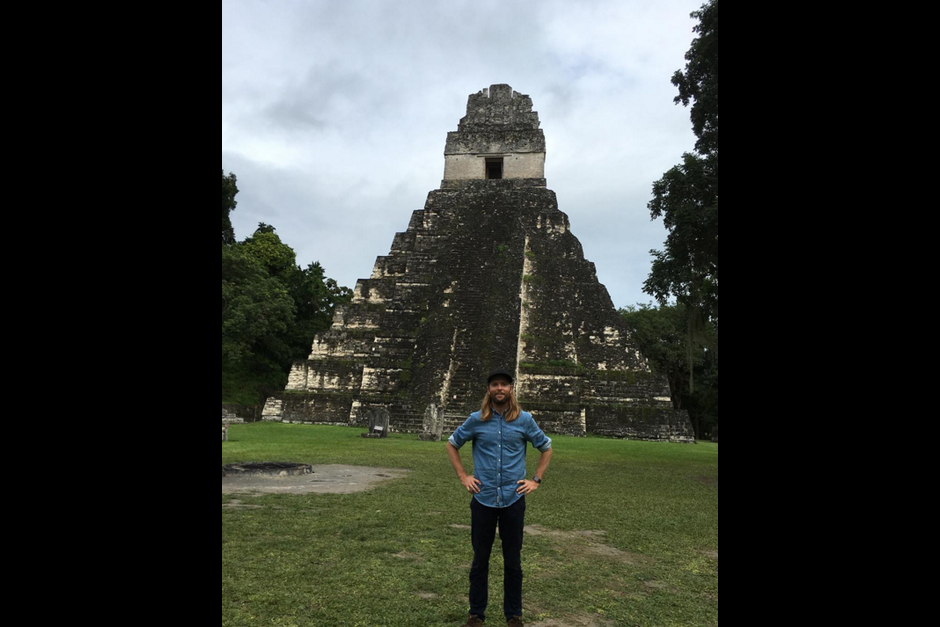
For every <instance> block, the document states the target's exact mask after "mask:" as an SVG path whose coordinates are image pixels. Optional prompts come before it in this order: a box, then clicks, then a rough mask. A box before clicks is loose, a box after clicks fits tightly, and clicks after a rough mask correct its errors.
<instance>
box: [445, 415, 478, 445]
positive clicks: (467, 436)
mask: <svg viewBox="0 0 940 627" xmlns="http://www.w3.org/2000/svg"><path fill="white" fill-rule="evenodd" d="M472 439H473V416H470V417H469V418H467V419H466V420H465V421H464V423H463V424H462V425H460V426H459V427H457V429H456V431H454V433H453V434H452V435H451V436H450V437H449V438H447V441H448V442H450V443H451V445H452V446H453V447H454V448H456V449H459V448H460V447H461V446H463V445H464V444H466V443H467V442H468V441H470V440H472Z"/></svg>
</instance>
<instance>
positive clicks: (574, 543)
mask: <svg viewBox="0 0 940 627" xmlns="http://www.w3.org/2000/svg"><path fill="white" fill-rule="evenodd" d="M525 532H526V533H528V534H530V535H533V536H547V537H549V538H551V539H553V540H556V541H558V542H560V543H562V544H563V545H564V546H565V547H566V549H567V550H568V551H572V550H578V551H581V552H583V553H587V554H590V555H596V556H600V557H609V558H612V559H615V560H617V561H619V562H623V563H624V564H641V563H643V562H647V561H649V559H648V558H646V557H644V556H642V555H637V554H635V553H629V552H627V551H621V550H620V549H618V548H617V547H614V546H610V545H609V544H604V543H603V542H599V541H598V538H603V537H604V536H606V535H607V532H606V531H591V530H583V531H582V530H577V531H559V530H557V529H548V528H547V527H542V526H541V525H526V527H525Z"/></svg>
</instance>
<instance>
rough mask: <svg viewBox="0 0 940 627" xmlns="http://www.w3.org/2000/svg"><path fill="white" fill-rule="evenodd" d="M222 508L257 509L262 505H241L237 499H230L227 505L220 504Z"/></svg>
mask: <svg viewBox="0 0 940 627" xmlns="http://www.w3.org/2000/svg"><path fill="white" fill-rule="evenodd" d="M222 507H224V508H228V509H259V508H261V507H264V506H263V505H252V504H251V503H242V502H241V501H239V500H238V499H232V500H231V501H229V502H228V503H222Z"/></svg>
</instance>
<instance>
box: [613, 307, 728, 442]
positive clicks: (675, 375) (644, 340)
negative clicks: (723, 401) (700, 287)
mask: <svg viewBox="0 0 940 627" xmlns="http://www.w3.org/2000/svg"><path fill="white" fill-rule="evenodd" d="M620 315H621V316H623V319H624V321H625V322H626V323H627V328H629V329H630V332H631V334H632V335H633V338H634V340H635V341H636V342H637V345H638V347H639V349H640V352H641V353H642V354H643V356H644V357H646V358H647V359H648V360H649V362H650V366H651V367H652V368H653V370H654V371H655V372H657V373H660V374H663V375H665V376H666V378H667V379H668V381H669V388H670V392H671V394H672V399H673V403H674V405H675V406H676V408H677V409H687V410H688V412H689V417H690V418H691V420H692V426H693V428H694V429H695V435H696V437H697V438H702V437H706V436H707V435H708V434H709V433H711V434H713V435H715V434H716V428H717V424H718V328H717V327H716V326H714V325H712V324H706V325H705V327H704V328H703V329H702V332H701V333H700V334H699V339H698V340H697V341H690V339H689V334H688V326H687V325H688V311H687V310H686V307H685V305H682V304H678V305H666V306H662V307H659V308H657V307H653V306H651V305H642V304H640V305H636V306H633V305H631V306H629V307H627V308H626V309H621V310H620ZM693 380H697V383H696V385H695V388H694V390H693V389H692V381H693Z"/></svg>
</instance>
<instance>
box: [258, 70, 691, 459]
mask: <svg viewBox="0 0 940 627" xmlns="http://www.w3.org/2000/svg"><path fill="white" fill-rule="evenodd" d="M544 168H545V136H544V135H543V133H542V131H541V129H539V118H538V113H537V112H535V111H533V110H532V100H531V99H530V98H529V97H528V96H525V95H522V94H519V93H518V92H515V91H513V90H512V89H511V88H510V87H509V86H508V85H492V86H491V87H490V88H489V89H484V90H482V91H480V92H479V93H477V94H473V95H471V96H470V98H469V102H468V104H467V115H466V117H464V118H463V119H462V120H461V121H460V124H459V125H458V130H457V131H456V132H451V133H448V134H447V144H446V146H445V149H444V180H443V181H442V183H441V188H440V189H437V190H434V191H431V192H430V193H429V194H428V198H427V202H426V203H425V205H424V209H422V210H418V211H415V212H414V213H413V214H412V216H411V221H410V223H409V225H408V229H407V230H406V231H404V232H403V233H397V234H396V235H395V239H394V241H393V242H392V247H391V250H390V251H389V253H388V255H386V256H383V257H378V258H377V259H376V262H375V267H374V269H373V271H372V276H371V277H370V278H368V279H360V280H359V281H358V282H357V283H356V288H355V291H354V296H353V299H352V301H351V302H350V303H349V304H348V305H346V306H345V307H337V308H336V311H335V314H334V317H333V325H332V328H330V330H328V331H325V332H322V333H320V334H318V335H317V337H316V338H315V339H314V340H313V347H312V349H311V351H310V356H309V358H308V359H307V360H306V361H300V362H297V363H295V364H294V365H293V368H292V370H291V373H290V379H289V381H288V384H287V388H286V389H285V390H284V391H283V392H281V393H279V394H277V395H275V396H273V397H271V398H269V399H268V400H267V403H266V404H265V407H264V411H263V416H264V419H266V420H282V421H284V422H299V423H318V424H342V425H347V424H348V425H361V426H367V425H368V424H369V417H370V416H374V415H375V414H376V412H381V413H382V414H383V415H386V412H387V418H388V421H389V427H390V429H391V430H392V431H398V432H415V433H421V432H425V433H427V432H432V433H434V434H435V435H436V436H439V435H441V434H442V433H443V435H444V437H446V436H447V434H449V433H450V432H451V431H452V430H453V429H454V428H456V427H457V426H458V425H459V424H461V423H462V422H463V421H464V420H465V419H466V417H467V415H468V414H469V413H470V412H471V411H475V410H477V409H479V405H480V401H481V400H482V397H483V394H484V391H485V380H486V374H487V373H488V372H489V370H490V369H492V368H494V367H504V368H507V369H509V370H510V371H515V372H516V375H517V376H516V395H517V396H518V397H519V401H520V404H521V406H522V407H523V409H525V410H526V411H529V412H531V413H532V414H533V416H535V419H536V420H537V421H538V423H539V425H540V426H541V427H542V428H543V429H544V430H545V431H549V432H553V433H568V434H574V435H584V434H586V433H593V434H600V435H610V436H617V437H629V438H638V439H654V440H671V441H691V440H692V438H693V432H692V428H691V425H690V423H689V419H688V415H687V414H686V412H685V411H676V410H674V409H673V406H672V402H671V400H670V393H669V386H668V384H667V382H666V379H665V378H664V377H662V376H655V375H653V374H652V372H651V371H650V367H649V364H648V363H647V361H646V359H644V358H643V356H642V355H640V353H639V351H638V350H637V348H636V346H635V344H634V343H633V341H632V340H631V338H630V335H629V332H628V331H627V330H626V328H625V327H624V325H623V323H622V321H621V319H620V316H619V315H618V314H617V312H616V311H615V309H614V306H613V303H612V302H611V300H610V296H609V295H608V293H607V289H606V288H605V287H604V286H603V285H601V284H600V283H598V281H597V276H596V274H595V269H594V264H593V263H591V262H590V261H587V260H585V258H584V255H583V252H582V250H581V244H580V243H579V242H578V239H577V238H576V237H575V236H574V235H573V234H572V233H571V230H570V229H569V225H568V216H566V215H565V214H564V213H562V212H561V211H559V210H558V204H557V201H556V199H555V193H554V192H552V191H551V190H549V189H547V188H546V182H545V178H544V172H545V170H544Z"/></svg>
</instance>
